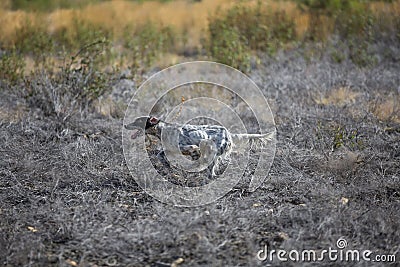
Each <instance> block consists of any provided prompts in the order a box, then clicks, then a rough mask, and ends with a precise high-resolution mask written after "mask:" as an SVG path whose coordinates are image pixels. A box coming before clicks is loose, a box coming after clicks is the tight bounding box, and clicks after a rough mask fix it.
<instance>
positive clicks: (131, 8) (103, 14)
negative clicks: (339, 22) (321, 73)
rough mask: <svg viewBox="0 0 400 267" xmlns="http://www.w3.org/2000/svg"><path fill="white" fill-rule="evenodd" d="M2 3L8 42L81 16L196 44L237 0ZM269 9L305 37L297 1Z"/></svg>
mask: <svg viewBox="0 0 400 267" xmlns="http://www.w3.org/2000/svg"><path fill="white" fill-rule="evenodd" d="M2 1H3V2H2V3H3V4H0V25H1V28H0V38H1V40H2V41H3V42H5V43H11V44H12V43H13V42H14V38H15V31H16V30H17V29H18V28H19V27H20V26H21V25H23V23H25V22H26V20H27V19H29V20H30V21H33V23H37V24H38V23H40V24H45V25H46V26H47V27H48V31H49V32H55V31H57V30H59V29H61V28H68V27H70V25H71V24H72V22H73V20H74V19H76V18H79V19H81V20H83V21H87V22H91V23H93V24H96V25H101V26H103V27H105V28H106V29H109V30H111V31H112V32H113V33H114V35H115V36H116V37H119V36H121V34H122V32H123V29H124V28H125V27H126V26H133V27H135V26H137V25H140V24H143V23H144V22H146V21H148V20H151V21H153V22H155V23H158V24H160V25H164V26H168V25H169V26H173V27H174V28H175V29H176V30H178V32H180V33H182V32H185V33H186V34H187V36H188V45H189V46H196V45H198V44H199V42H200V39H201V38H202V37H203V36H204V33H205V30H206V29H207V25H208V18H209V17H210V15H215V14H216V12H217V10H221V12H223V11H224V10H226V9H227V8H229V7H232V6H233V5H235V4H236V3H237V1H232V0H203V1H201V2H190V1H187V0H176V1H171V2H166V3H161V2H158V1H146V2H143V3H136V2H131V1H122V0H113V1H107V2H103V3H98V4H94V5H89V6H86V7H84V8H82V9H78V10H72V9H59V10H55V11H53V12H51V13H40V14H34V13H31V12H25V11H10V10H8V9H7V7H8V6H9V4H7V3H8V2H7V1H4V0H2ZM256 3H257V1H256V0H252V1H246V2H244V4H245V5H253V6H254V5H256ZM263 4H265V6H266V8H267V9H268V10H271V11H276V10H285V12H286V13H287V14H288V15H289V16H290V17H292V18H294V21H295V22H296V32H297V35H298V36H300V37H301V36H303V35H304V33H305V32H306V31H307V29H308V27H309V20H310V18H309V15H307V14H305V13H303V12H301V11H300V10H299V9H298V8H297V6H296V4H295V3H293V2H289V1H273V0H266V1H263ZM371 9H372V10H373V11H374V12H376V13H378V14H379V13H382V12H384V13H385V14H394V15H395V16H400V0H398V1H395V2H394V3H392V4H388V3H382V2H377V3H373V4H371ZM322 20H323V23H324V29H323V31H324V33H325V32H329V31H330V30H331V28H332V25H330V24H331V22H330V21H328V20H327V19H325V18H322Z"/></svg>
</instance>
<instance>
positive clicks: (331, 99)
mask: <svg viewBox="0 0 400 267" xmlns="http://www.w3.org/2000/svg"><path fill="white" fill-rule="evenodd" d="M358 96H359V93H358V92H353V91H352V90H351V89H350V88H348V87H339V88H335V89H332V90H330V91H329V92H328V93H327V94H326V95H325V96H323V97H319V98H314V101H315V103H317V104H319V105H336V106H343V105H345V104H347V103H354V102H355V100H356V98H357V97H358Z"/></svg>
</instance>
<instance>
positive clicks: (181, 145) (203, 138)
mask: <svg viewBox="0 0 400 267" xmlns="http://www.w3.org/2000/svg"><path fill="white" fill-rule="evenodd" d="M125 128H126V129H127V130H133V131H134V132H133V133H132V135H131V138H132V139H136V138H137V137H138V136H140V134H141V133H142V132H143V131H144V133H145V134H146V135H152V136H155V137H157V138H158V139H159V140H163V145H164V147H163V150H162V151H161V152H160V153H158V155H157V157H158V158H159V159H160V160H161V161H162V162H163V163H165V164H167V165H169V164H170V163H169V162H168V160H166V157H165V154H168V153H169V152H170V151H173V150H174V147H176V143H177V146H178V147H177V148H176V149H175V150H178V151H179V152H180V153H181V154H182V155H185V156H188V157H189V158H190V159H191V160H192V161H196V160H199V159H200V160H201V162H202V163H207V164H208V168H209V170H210V172H211V176H212V177H214V176H216V175H217V171H218V170H219V168H220V166H221V164H223V163H226V162H228V161H229V156H230V154H231V152H232V148H233V147H234V146H242V145H243V144H247V143H248V142H251V141H252V140H257V141H258V143H260V144H263V143H266V142H270V141H272V140H273V137H274V134H275V133H274V132H271V133H267V134H232V133H230V132H229V131H228V129H226V128H225V127H223V126H220V125H191V124H184V125H182V124H174V123H168V122H165V121H163V120H161V119H159V118H156V117H153V116H144V117H139V118H137V119H135V120H134V121H133V122H132V123H129V124H127V125H125ZM163 133H164V134H163ZM163 137H164V138H163Z"/></svg>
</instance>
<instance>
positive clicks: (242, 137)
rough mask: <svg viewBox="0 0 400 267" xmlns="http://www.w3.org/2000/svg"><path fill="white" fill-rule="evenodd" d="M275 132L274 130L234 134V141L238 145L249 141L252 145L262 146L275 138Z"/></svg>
mask: <svg viewBox="0 0 400 267" xmlns="http://www.w3.org/2000/svg"><path fill="white" fill-rule="evenodd" d="M275 133H276V132H275V131H273V132H269V133H265V134H232V142H233V144H234V145H235V146H236V147H241V146H244V145H247V144H249V143H250V145H251V147H262V146H265V145H267V144H268V143H270V142H272V141H273V140H274V138H275Z"/></svg>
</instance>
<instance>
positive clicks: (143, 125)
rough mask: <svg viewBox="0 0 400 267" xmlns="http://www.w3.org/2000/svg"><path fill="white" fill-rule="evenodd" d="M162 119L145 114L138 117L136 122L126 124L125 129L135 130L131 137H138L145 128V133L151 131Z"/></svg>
mask: <svg viewBox="0 0 400 267" xmlns="http://www.w3.org/2000/svg"><path fill="white" fill-rule="evenodd" d="M159 122H160V120H159V119H158V118H156V117H153V116H143V117H139V118H136V119H135V121H134V122H132V123H129V124H127V125H125V129H127V130H134V131H135V132H134V133H133V134H132V136H131V138H132V139H135V138H137V137H138V136H139V135H140V134H141V133H142V132H143V130H144V132H145V133H150V132H152V130H153V129H154V128H155V126H156V125H157V124H158V123H159Z"/></svg>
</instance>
